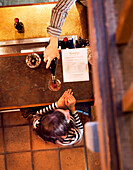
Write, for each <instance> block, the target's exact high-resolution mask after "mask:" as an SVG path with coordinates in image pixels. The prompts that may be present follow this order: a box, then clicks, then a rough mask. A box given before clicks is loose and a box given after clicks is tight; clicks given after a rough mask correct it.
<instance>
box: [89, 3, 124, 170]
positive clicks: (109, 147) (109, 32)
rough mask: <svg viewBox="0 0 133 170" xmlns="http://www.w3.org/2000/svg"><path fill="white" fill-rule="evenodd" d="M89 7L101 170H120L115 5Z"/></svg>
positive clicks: (118, 63)
mask: <svg viewBox="0 0 133 170" xmlns="http://www.w3.org/2000/svg"><path fill="white" fill-rule="evenodd" d="M88 6H89V8H88V16H89V25H90V27H89V30H90V33H89V35H90V42H91V49H92V56H93V83H94V92H95V97H96V113H97V118H98V123H99V127H98V133H99V143H100V154H101V155H100V158H101V164H102V169H108V170H114V169H115V170H120V169H122V168H121V160H120V144H119V136H118V125H117V121H116V120H117V114H121V110H122V109H121V103H120V102H121V96H122V92H123V87H122V79H121V70H120V62H119V57H118V54H117V49H116V46H115V28H116V24H115V15H114V14H115V13H114V6H113V1H112V0H99V1H97V0H89V1H88ZM116 63H117V64H116ZM116 72H117V74H116Z"/></svg>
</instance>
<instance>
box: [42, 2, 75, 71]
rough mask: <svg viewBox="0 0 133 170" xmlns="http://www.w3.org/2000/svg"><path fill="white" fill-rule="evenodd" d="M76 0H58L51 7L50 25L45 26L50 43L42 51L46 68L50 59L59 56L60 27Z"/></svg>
mask: <svg viewBox="0 0 133 170" xmlns="http://www.w3.org/2000/svg"><path fill="white" fill-rule="evenodd" d="M75 1H76V0H65V1H64V0H58V2H57V4H56V6H55V7H54V8H53V9H52V14H51V20H50V26H48V27H47V32H48V34H49V35H50V43H49V45H48V46H47V48H46V49H45V51H44V62H46V63H47V64H46V68H49V66H50V63H51V61H52V60H53V59H54V58H55V57H57V58H58V59H59V58H60V55H59V51H58V38H59V36H60V34H61V31H62V30H61V28H62V26H63V24H64V21H65V19H66V17H67V14H68V11H69V10H70V8H71V7H72V5H73V4H74V2H75Z"/></svg>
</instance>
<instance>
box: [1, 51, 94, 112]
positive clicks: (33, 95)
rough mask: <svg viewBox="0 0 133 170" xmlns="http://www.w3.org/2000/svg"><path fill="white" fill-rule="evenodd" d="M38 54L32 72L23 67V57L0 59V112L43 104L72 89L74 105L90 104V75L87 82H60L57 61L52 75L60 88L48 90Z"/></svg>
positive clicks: (46, 72)
mask: <svg viewBox="0 0 133 170" xmlns="http://www.w3.org/2000/svg"><path fill="white" fill-rule="evenodd" d="M38 54H39V56H40V57H41V59H42V62H41V64H40V66H39V67H37V68H35V69H31V68H29V67H28V66H27V64H26V61H25V59H26V56H27V54H17V55H3V56H1V57H0V90H1V95H0V110H7V109H18V108H25V107H35V106H43V105H47V104H50V103H52V102H55V101H57V100H58V99H59V98H60V96H61V95H62V94H63V92H64V91H65V90H67V89H72V90H73V92H74V96H75V97H76V99H77V102H89V101H93V85H92V76H91V72H90V80H89V81H83V82H69V83H64V82H63V74H62V59H61V58H60V60H58V63H57V66H56V72H55V75H56V77H57V78H58V79H59V80H60V81H61V88H60V90H59V91H56V92H54V91H50V90H49V89H48V81H49V80H50V79H51V72H50V70H49V69H46V68H45V66H46V65H45V63H44V62H43V54H42V52H38Z"/></svg>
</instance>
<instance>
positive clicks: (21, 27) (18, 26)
mask: <svg viewBox="0 0 133 170" xmlns="http://www.w3.org/2000/svg"><path fill="white" fill-rule="evenodd" d="M14 27H15V28H16V30H17V31H18V32H19V33H23V32H24V25H23V23H22V22H19V19H18V18H15V19H14Z"/></svg>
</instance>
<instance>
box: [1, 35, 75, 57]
mask: <svg viewBox="0 0 133 170" xmlns="http://www.w3.org/2000/svg"><path fill="white" fill-rule="evenodd" d="M64 37H65V36H61V37H60V38H59V40H63V39H64ZM67 38H68V39H72V38H73V40H74V42H75V40H77V35H71V36H67ZM49 39H50V38H49V37H46V38H33V39H22V40H10V41H0V55H7V54H19V53H29V52H39V51H42V52H43V51H44V49H45V47H47V45H48V44H49Z"/></svg>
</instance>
